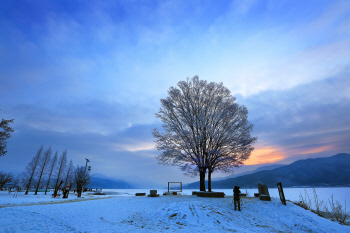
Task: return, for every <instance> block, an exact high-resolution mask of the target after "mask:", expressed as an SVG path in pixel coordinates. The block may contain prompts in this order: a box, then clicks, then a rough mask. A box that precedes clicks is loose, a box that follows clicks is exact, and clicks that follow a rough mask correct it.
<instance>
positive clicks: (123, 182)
mask: <svg viewBox="0 0 350 233" xmlns="http://www.w3.org/2000/svg"><path fill="white" fill-rule="evenodd" d="M92 178H93V180H92V181H95V183H91V184H93V185H104V186H106V187H101V188H110V189H114V187H116V189H117V188H118V187H120V188H119V189H131V188H133V189H141V188H150V189H157V188H160V187H162V185H160V184H157V183H154V182H152V181H147V180H144V179H142V178H140V177H138V176H128V177H120V178H119V179H117V178H113V177H108V176H106V175H104V174H101V173H95V174H93V175H92ZM91 187H92V186H91ZM92 188H93V187H92Z"/></svg>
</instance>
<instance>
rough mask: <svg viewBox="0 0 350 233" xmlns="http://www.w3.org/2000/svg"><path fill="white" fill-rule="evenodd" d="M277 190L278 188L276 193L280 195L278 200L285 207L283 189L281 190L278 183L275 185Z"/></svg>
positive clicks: (280, 184)
mask: <svg viewBox="0 0 350 233" xmlns="http://www.w3.org/2000/svg"><path fill="white" fill-rule="evenodd" d="M277 188H278V193H279V195H280V199H281V202H282V204H283V205H287V202H286V199H285V198H284V192H283V188H282V183H281V182H278V183H277Z"/></svg>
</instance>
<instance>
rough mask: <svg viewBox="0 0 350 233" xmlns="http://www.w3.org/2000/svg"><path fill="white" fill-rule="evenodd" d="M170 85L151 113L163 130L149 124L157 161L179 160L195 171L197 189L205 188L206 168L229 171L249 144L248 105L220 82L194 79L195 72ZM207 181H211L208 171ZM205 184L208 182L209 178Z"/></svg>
mask: <svg viewBox="0 0 350 233" xmlns="http://www.w3.org/2000/svg"><path fill="white" fill-rule="evenodd" d="M177 86H178V87H171V88H170V89H169V91H168V97H167V98H165V99H161V100H160V102H161V107H160V110H159V112H158V113H156V117H158V118H160V119H161V121H162V122H163V125H162V127H163V129H164V133H161V132H159V130H158V129H154V130H153V136H154V137H155V138H156V147H157V149H158V150H160V151H162V153H161V154H160V155H159V156H157V160H158V161H159V163H160V164H164V165H173V166H180V168H181V169H182V170H183V171H185V172H186V173H185V174H187V175H191V176H195V175H197V174H198V172H199V173H200V184H201V185H200V186H201V187H200V190H201V191H205V173H206V171H207V170H208V172H209V173H208V174H209V176H210V174H211V173H212V172H214V171H216V170H220V171H223V172H232V171H233V168H234V167H237V166H240V165H242V164H243V161H245V160H247V159H248V158H249V156H250V154H251V152H252V150H253V149H254V147H253V146H252V145H253V144H254V142H255V141H256V140H257V138H255V137H252V136H251V131H252V129H253V124H251V123H250V122H249V121H248V110H247V108H246V107H245V106H240V105H239V104H237V103H236V102H235V100H236V98H235V97H233V96H232V95H231V92H230V91H229V90H228V89H227V88H226V87H224V86H223V84H222V83H215V82H210V83H208V82H207V81H204V80H199V78H198V76H195V77H193V78H192V79H187V80H186V81H181V82H179V83H178V85H177ZM208 178H209V183H210V177H208ZM209 185H210V184H209Z"/></svg>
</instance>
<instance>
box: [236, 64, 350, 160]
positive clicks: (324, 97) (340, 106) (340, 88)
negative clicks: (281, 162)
mask: <svg viewBox="0 0 350 233" xmlns="http://www.w3.org/2000/svg"><path fill="white" fill-rule="evenodd" d="M349 74H350V70H349V68H348V67H345V68H344V69H343V70H342V71H341V72H338V74H337V75H335V76H333V77H329V78H328V79H325V80H318V81H314V82H312V83H309V84H301V85H298V86H296V87H294V88H291V89H288V90H284V91H265V92H262V93H260V94H257V95H254V96H250V97H247V98H243V99H242V101H243V103H244V104H245V105H246V106H247V107H248V109H249V112H250V114H249V119H250V121H251V122H252V123H254V124H255V127H254V133H253V134H254V135H256V136H258V143H259V144H258V146H257V152H258V154H259V153H260V150H263V149H264V148H265V147H267V148H276V147H277V148H279V151H280V153H281V154H283V155H284V156H285V162H287V161H289V162H290V161H293V160H296V159H298V158H301V157H302V156H305V155H307V156H313V157H317V156H320V155H321V156H325V155H328V156H329V155H332V154H335V153H339V152H348V151H349V150H350V147H349V146H348V143H346V141H348V140H349V139H350V133H349V132H350V121H349V117H348V115H349V113H350V112H349V109H350V97H349V95H348V93H349V91H350V90H349V79H348V77H349ZM239 99H240V98H238V100H239ZM272 152H275V151H272ZM272 152H271V153H272ZM272 154H273V153H272Z"/></svg>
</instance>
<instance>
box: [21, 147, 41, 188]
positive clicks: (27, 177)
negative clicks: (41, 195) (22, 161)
mask: <svg viewBox="0 0 350 233" xmlns="http://www.w3.org/2000/svg"><path fill="white" fill-rule="evenodd" d="M42 152H43V146H41V147H40V148H39V150H38V152H37V153H36V155H35V156H34V157H33V159H32V161H31V162H30V163H29V164H28V165H27V167H26V171H25V172H24V173H23V183H24V184H25V186H26V192H25V194H28V192H29V188H30V185H31V184H32V182H33V180H34V178H35V175H36V171H37V167H38V164H39V161H40V158H41V153H42Z"/></svg>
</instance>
